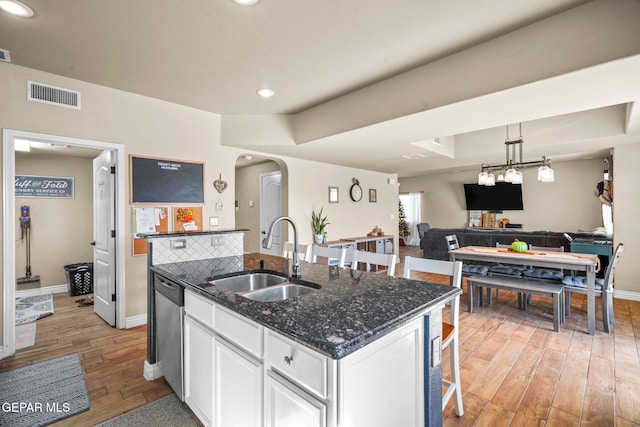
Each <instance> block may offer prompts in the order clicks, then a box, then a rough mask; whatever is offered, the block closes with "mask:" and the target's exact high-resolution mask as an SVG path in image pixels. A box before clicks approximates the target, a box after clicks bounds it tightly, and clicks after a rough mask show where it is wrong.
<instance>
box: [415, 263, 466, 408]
mask: <svg viewBox="0 0 640 427" xmlns="http://www.w3.org/2000/svg"><path fill="white" fill-rule="evenodd" d="M412 271H420V272H424V273H432V274H441V275H445V276H449V281H450V283H451V286H455V287H456V288H458V289H461V288H462V262H461V261H440V260H435V259H426V258H415V257H411V256H405V257H404V277H405V278H406V279H411V272H412ZM450 304H451V309H450V315H449V321H448V322H445V321H444V320H443V321H442V349H443V350H444V349H445V348H447V347H449V361H450V363H451V381H448V380H445V379H443V380H442V382H443V383H444V385H445V386H446V391H445V394H444V396H443V397H442V409H443V410H444V408H445V407H446V406H447V403H449V400H450V399H451V397H452V396H453V395H454V394H455V396H456V398H455V408H456V414H457V415H458V416H459V417H461V416H463V415H464V409H463V407H462V386H461V379H460V351H459V342H460V341H459V329H460V328H459V319H460V295H459V294H458V295H456V296H455V297H454V298H452V299H451V301H450Z"/></svg>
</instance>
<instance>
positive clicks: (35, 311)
mask: <svg viewBox="0 0 640 427" xmlns="http://www.w3.org/2000/svg"><path fill="white" fill-rule="evenodd" d="M52 314H53V294H51V293H48V294H44V295H32V296H30V297H18V298H16V325H20V324H22V323H29V322H33V321H35V320H38V319H42V318H43V317H46V316H51V315H52Z"/></svg>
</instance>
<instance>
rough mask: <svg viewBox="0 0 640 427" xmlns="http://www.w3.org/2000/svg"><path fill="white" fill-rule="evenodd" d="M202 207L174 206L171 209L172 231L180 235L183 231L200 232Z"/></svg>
mask: <svg viewBox="0 0 640 427" xmlns="http://www.w3.org/2000/svg"><path fill="white" fill-rule="evenodd" d="M202 230H203V228H202V207H201V206H179V207H178V206H174V207H173V231H174V232H176V233H182V232H185V231H202Z"/></svg>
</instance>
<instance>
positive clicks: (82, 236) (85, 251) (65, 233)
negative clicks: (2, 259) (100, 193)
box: [15, 154, 93, 290]
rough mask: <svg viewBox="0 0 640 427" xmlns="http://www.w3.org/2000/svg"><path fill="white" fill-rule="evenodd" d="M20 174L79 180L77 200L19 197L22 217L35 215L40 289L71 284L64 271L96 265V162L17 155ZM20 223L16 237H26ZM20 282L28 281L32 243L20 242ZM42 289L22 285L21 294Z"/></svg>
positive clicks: (34, 240) (33, 233) (34, 266)
mask: <svg viewBox="0 0 640 427" xmlns="http://www.w3.org/2000/svg"><path fill="white" fill-rule="evenodd" d="M16 174H22V175H44V176H66V177H72V178H74V186H75V197H74V198H73V199H55V198H16V207H15V210H16V214H15V215H16V218H20V206H22V205H28V206H29V207H30V210H31V218H32V221H31V232H30V234H31V272H32V274H33V275H34V276H35V275H39V276H40V286H42V287H44V286H52V285H61V284H64V283H67V279H66V275H65V271H64V266H65V265H67V264H74V263H78V262H92V260H93V247H92V246H91V245H90V243H91V241H92V240H93V188H92V187H93V184H92V183H93V164H92V160H91V159H87V158H81V157H65V156H41V155H34V154H16ZM20 231H21V230H20V225H19V223H18V222H17V221H16V236H17V237H18V238H20V236H21V234H20ZM15 250H16V277H24V276H25V265H26V242H25V241H24V240H17V241H16V245H15ZM35 287H37V283H33V284H24V285H18V286H17V288H16V289H17V290H24V289H31V288H35Z"/></svg>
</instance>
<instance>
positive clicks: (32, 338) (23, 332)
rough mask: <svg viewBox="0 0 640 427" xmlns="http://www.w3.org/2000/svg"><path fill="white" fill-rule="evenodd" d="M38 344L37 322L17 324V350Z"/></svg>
mask: <svg viewBox="0 0 640 427" xmlns="http://www.w3.org/2000/svg"><path fill="white" fill-rule="evenodd" d="M34 345H36V322H31V323H25V324H23V325H17V326H16V350H20V349H23V348H27V347H33V346H34Z"/></svg>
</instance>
